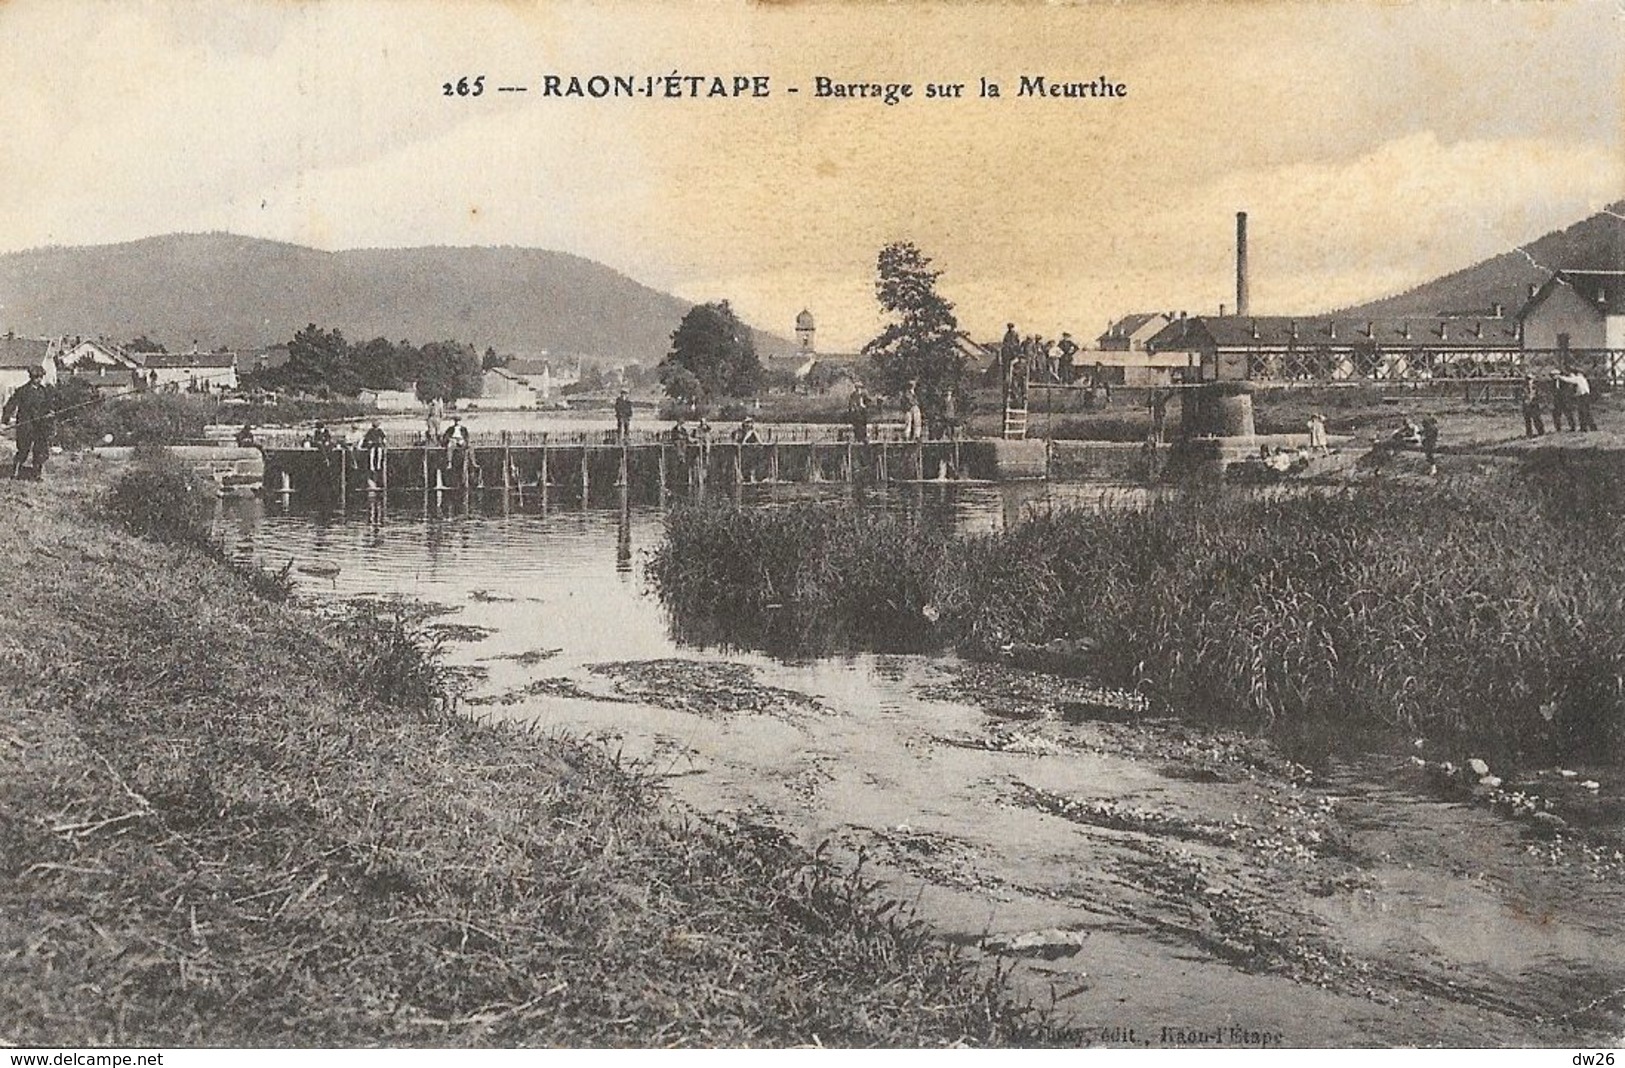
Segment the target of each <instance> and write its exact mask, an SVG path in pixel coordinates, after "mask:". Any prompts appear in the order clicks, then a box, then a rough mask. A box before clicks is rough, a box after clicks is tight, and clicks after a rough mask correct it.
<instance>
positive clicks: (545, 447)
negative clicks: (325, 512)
mask: <svg viewBox="0 0 1625 1068" xmlns="http://www.w3.org/2000/svg"><path fill="white" fill-rule="evenodd" d="M1023 446H1026V448H1022V447H1023ZM1032 446H1037V449H1036V452H1035V450H1034V449H1033V448H1031V447H1032ZM264 456H265V480H264V485H265V487H266V491H267V492H269V493H294V494H310V495H321V496H329V497H337V498H341V499H342V498H346V497H349V496H351V495H355V494H358V493H359V494H367V493H408V492H413V493H430V492H444V491H473V490H479V491H486V490H500V491H507V492H517V493H525V492H549V493H554V494H558V495H561V496H569V497H579V498H581V499H586V498H588V497H590V496H592V495H593V494H594V493H597V492H600V491H602V490H607V489H611V488H614V489H624V490H628V491H631V492H632V493H634V494H636V495H639V496H647V497H657V496H658V495H661V494H664V493H666V492H669V491H686V490H687V489H689V488H695V489H701V488H704V487H707V486H710V487H713V488H720V487H724V486H728V487H732V486H741V485H774V484H788V483H817V482H850V483H875V484H879V483H888V482H934V481H960V482H966V481H973V482H974V481H982V482H987V481H1005V480H1012V479H1027V478H1043V477H1045V462H1044V459H1045V457H1044V450H1043V446H1042V443H1039V442H1004V441H988V440H959V439H953V440H941V441H912V442H901V441H875V442H851V441H784V442H773V441H769V442H762V443H751V444H739V443H736V442H731V441H728V442H712V443H709V444H703V445H702V444H689V445H674V444H671V443H669V442H652V441H647V440H645V441H635V442H630V443H627V444H607V443H606V444H594V443H583V442H579V441H576V442H567V443H560V444H550V443H547V442H541V443H536V442H534V440H532V441H530V442H527V443H526V444H522V445H520V444H513V443H512V441H511V440H510V439H508V438H507V436H506V435H504V436H503V437H502V438H501V439H500V440H499V441H498V442H497V443H495V444H491V443H481V444H476V445H473V446H471V447H470V448H467V449H461V450H447V449H445V448H443V447H439V446H425V445H412V446H401V447H395V448H388V449H385V450H383V457H382V461H383V462H382V464H381V465H379V466H377V467H376V468H375V467H374V466H373V458H372V456H371V455H370V454H369V452H368V450H365V449H359V448H353V447H338V448H333V449H328V450H318V449H314V448H310V447H300V448H266V449H265V450H264Z"/></svg>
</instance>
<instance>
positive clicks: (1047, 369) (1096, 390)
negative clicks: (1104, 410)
mask: <svg viewBox="0 0 1625 1068" xmlns="http://www.w3.org/2000/svg"><path fill="white" fill-rule="evenodd" d="M1079 351H1081V347H1080V346H1079V345H1078V343H1077V342H1076V341H1074V340H1072V335H1071V334H1069V333H1066V332H1064V331H1063V332H1062V334H1061V338H1060V340H1059V341H1053V340H1051V339H1049V338H1046V337H1044V336H1042V335H1040V334H1029V335H1027V336H1026V337H1022V336H1021V334H1020V333H1019V332H1017V330H1016V324H1015V323H1006V324H1004V338H1003V339H1002V340H1001V341H1000V342H999V369H1000V373H1001V375H1002V378H1003V384H1004V397H1005V407H1007V408H1024V407H1026V404H1027V386H1028V385H1029V384H1030V383H1032V382H1049V383H1052V384H1054V385H1062V386H1073V385H1081V386H1085V387H1087V388H1088V389H1089V391H1090V405H1091V406H1094V405H1095V403H1096V398H1097V397H1098V398H1101V403H1102V404H1103V405H1110V404H1111V402H1112V384H1111V379H1110V378H1108V377H1107V375H1106V368H1105V366H1104V365H1103V364H1101V363H1100V362H1099V361H1096V362H1095V365H1094V366H1093V367H1092V368H1089V369H1087V370H1085V369H1084V368H1082V367H1080V366H1079V364H1078V353H1079Z"/></svg>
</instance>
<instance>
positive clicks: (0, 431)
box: [0, 368, 237, 435]
mask: <svg viewBox="0 0 1625 1068" xmlns="http://www.w3.org/2000/svg"><path fill="white" fill-rule="evenodd" d="M236 373H237V371H236V368H232V369H231V370H230V371H216V372H214V373H213V374H202V375H193V376H191V377H193V378H194V379H196V380H197V381H199V382H204V381H209V380H212V379H216V378H226V377H228V376H233V375H235V374H236ZM151 392H153V387H152V386H147V385H141V386H123V387H120V388H119V389H117V390H110V391H108V392H107V393H103V392H101V390H99V389H98V390H97V393H96V396H94V397H92V398H90V399H89V400H85V401H80V402H79V403H78V404H70V405H68V406H67V407H64V408H55V409H52V411H51V414H50V415H47V416H44V417H42V418H39V419H19V420H18V421H17V422H15V423H8V424H6V425H4V426H0V435H5V434H12V435H15V434H16V432H17V429H18V428H19V427H23V426H31V425H33V424H34V423H42V422H53V421H55V420H56V419H58V418H60V417H62V416H64V415H67V414H68V413H69V412H75V411H78V410H79V409H81V408H94V407H96V406H97V405H99V404H102V403H104V402H106V401H109V400H117V399H119V398H120V397H128V396H131V395H132V394H137V393H151Z"/></svg>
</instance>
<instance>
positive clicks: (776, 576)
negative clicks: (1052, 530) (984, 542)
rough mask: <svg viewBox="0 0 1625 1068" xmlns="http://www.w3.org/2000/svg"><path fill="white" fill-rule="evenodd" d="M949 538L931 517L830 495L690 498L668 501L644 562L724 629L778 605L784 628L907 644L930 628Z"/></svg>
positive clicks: (735, 628) (742, 625)
mask: <svg viewBox="0 0 1625 1068" xmlns="http://www.w3.org/2000/svg"><path fill="white" fill-rule="evenodd" d="M948 545H949V539H948V538H947V536H946V535H944V534H942V533H941V532H939V531H936V530H934V529H933V528H930V527H925V526H920V525H917V524H912V523H910V522H909V521H908V520H906V519H903V518H900V517H897V516H892V515H875V514H870V513H865V512H860V511H857V510H854V509H851V508H846V507H841V506H839V505H805V506H797V507H790V508H783V509H768V508H744V507H740V506H737V505H719V506H709V505H692V506H685V507H678V508H674V509H673V510H672V511H670V512H668V513H667V516H666V537H665V539H664V540H663V541H662V543H661V545H660V546H659V547H658V548H657V549H656V551H655V553H654V555H653V557H652V559H651V561H650V567H649V570H648V574H649V576H650V578H651V580H652V581H653V583H654V584H655V586H656V587H657V589H658V590H659V592H660V595H661V597H662V598H663V599H664V600H665V601H666V603H667V604H668V605H670V606H671V607H672V608H673V609H674V614H675V615H676V616H677V617H678V619H679V620H680V621H682V620H695V619H696V618H698V619H700V620H702V622H701V623H699V624H698V625H697V626H698V629H699V630H700V631H701V632H704V631H705V630H706V629H707V624H709V625H710V629H712V630H713V631H715V632H718V633H720V634H721V635H722V636H723V637H724V638H725V639H726V638H731V637H741V636H743V635H745V634H748V633H750V632H752V631H755V630H757V629H759V628H762V627H764V626H766V627H769V628H775V624H774V623H773V622H772V620H773V618H774V617H776V616H783V617H784V618H785V620H786V625H787V626H788V627H789V628H790V629H792V630H796V631H801V630H808V629H819V628H828V627H836V628H838V629H839V630H840V631H841V632H842V633H843V634H846V635H849V636H851V637H852V638H853V639H854V640H856V641H860V642H863V643H869V644H876V645H879V646H881V647H884V648H889V649H897V648H908V647H911V646H913V645H915V644H917V643H918V642H919V641H920V640H921V639H922V637H923V636H924V635H925V634H926V633H928V631H929V629H930V618H929V617H930V615H931V614H932V612H933V611H934V610H933V609H931V608H930V605H931V597H932V590H933V587H934V584H935V573H936V572H937V571H938V570H939V569H940V568H941V567H942V566H944V561H945V555H946V553H947V551H948ZM904 547H906V549H907V551H906V552H903V551H899V550H901V549H903V548H904ZM730 623H732V624H733V625H732V626H730V625H728V624H730ZM681 625H682V624H681V622H680V623H679V626H681ZM776 629H778V630H781V631H782V630H783V629H785V627H784V626H778V627H776Z"/></svg>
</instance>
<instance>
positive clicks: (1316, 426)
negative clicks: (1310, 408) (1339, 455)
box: [1309, 412, 1332, 456]
mask: <svg viewBox="0 0 1625 1068" xmlns="http://www.w3.org/2000/svg"><path fill="white" fill-rule="evenodd" d="M1309 451H1310V452H1311V453H1314V452H1318V453H1320V455H1322V456H1330V455H1331V452H1332V450H1331V447H1330V446H1329V445H1327V444H1326V417H1325V416H1324V415H1321V414H1320V413H1319V412H1310V413H1309Z"/></svg>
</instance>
